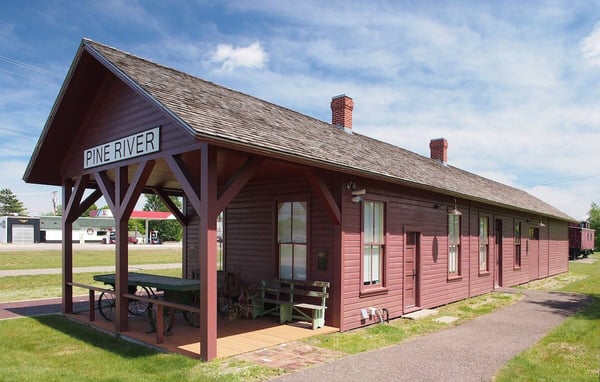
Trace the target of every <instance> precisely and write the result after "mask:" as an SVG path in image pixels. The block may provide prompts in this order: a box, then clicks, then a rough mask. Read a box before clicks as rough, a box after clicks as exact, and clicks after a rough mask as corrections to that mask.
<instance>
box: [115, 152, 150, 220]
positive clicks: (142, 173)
mask: <svg viewBox="0 0 600 382" xmlns="http://www.w3.org/2000/svg"><path fill="white" fill-rule="evenodd" d="M155 164H156V162H155V161H154V160H147V161H144V162H142V163H140V165H139V166H138V168H137V169H136V171H135V174H134V175H133V178H132V179H131V184H129V187H128V188H127V192H126V193H125V195H124V196H123V199H122V200H121V201H120V203H119V215H120V216H131V213H132V212H133V209H134V208H135V204H136V203H137V201H138V198H139V197H140V194H141V192H142V190H143V189H144V187H145V186H146V182H147V181H148V178H149V177H150V174H151V173H152V169H153V168H154V165H155Z"/></svg>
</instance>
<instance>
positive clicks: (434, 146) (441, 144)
mask: <svg viewBox="0 0 600 382" xmlns="http://www.w3.org/2000/svg"><path fill="white" fill-rule="evenodd" d="M429 149H430V150H431V159H435V160H438V161H440V162H442V163H444V164H446V162H448V141H447V140H446V139H444V138H436V139H432V140H431V141H430V142H429Z"/></svg>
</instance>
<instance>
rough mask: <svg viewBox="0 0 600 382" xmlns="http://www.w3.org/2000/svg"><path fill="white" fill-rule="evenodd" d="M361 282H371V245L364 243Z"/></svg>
mask: <svg viewBox="0 0 600 382" xmlns="http://www.w3.org/2000/svg"><path fill="white" fill-rule="evenodd" d="M363 283H364V284H365V285H367V284H370V283H371V246H370V245H365V247H364V249H363Z"/></svg>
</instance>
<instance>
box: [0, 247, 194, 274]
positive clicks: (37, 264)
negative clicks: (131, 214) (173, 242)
mask: <svg viewBox="0 0 600 382" xmlns="http://www.w3.org/2000/svg"><path fill="white" fill-rule="evenodd" d="M99 246H100V245H99ZM100 247H101V246H100ZM181 256H182V255H181V248H167V247H165V248H164V249H162V248H161V249H153V250H151V251H148V250H146V251H144V250H143V248H139V249H136V248H135V246H134V245H130V246H129V264H131V265H135V264H166V263H180V262H181ZM114 264H115V249H114V247H112V246H110V247H105V248H101V249H97V250H75V251H73V266H74V267H92V266H102V265H114ZM61 267H62V253H61V251H60V250H54V249H53V250H46V251H14V252H11V251H1V252H0V269H2V270H9V269H40V268H61Z"/></svg>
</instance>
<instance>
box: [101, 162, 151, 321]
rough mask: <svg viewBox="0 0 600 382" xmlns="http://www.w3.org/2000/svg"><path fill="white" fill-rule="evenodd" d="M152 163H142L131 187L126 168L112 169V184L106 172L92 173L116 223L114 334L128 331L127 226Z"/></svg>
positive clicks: (148, 175)
mask: <svg viewBox="0 0 600 382" xmlns="http://www.w3.org/2000/svg"><path fill="white" fill-rule="evenodd" d="M154 164H155V161H154V160H147V161H144V162H141V163H140V164H139V165H138V168H137V170H136V172H135V174H134V175H133V178H132V180H131V184H128V181H129V179H128V167H127V166H119V167H117V168H116V169H115V183H114V184H113V183H112V182H111V180H110V179H109V178H108V176H107V175H106V172H104V171H103V172H94V177H95V178H96V182H97V183H98V187H99V188H100V190H102V195H104V199H105V200H106V203H107V204H108V206H109V208H110V210H111V211H112V213H113V216H114V218H115V223H116V227H115V229H116V234H117V243H116V254H115V256H116V259H115V268H116V269H115V294H116V296H115V298H116V317H115V330H116V331H118V332H124V331H127V330H129V322H128V319H127V315H128V312H127V298H126V297H123V294H124V293H127V292H128V274H127V273H128V270H129V252H128V251H129V248H128V235H129V232H128V229H127V222H128V221H129V217H130V216H131V212H132V211H133V208H134V207H135V203H136V202H137V200H138V198H139V196H140V193H141V192H142V190H143V188H144V187H145V185H146V182H147V181H148V178H149V177H150V174H151V173H152V169H153V168H154Z"/></svg>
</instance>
